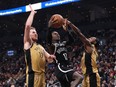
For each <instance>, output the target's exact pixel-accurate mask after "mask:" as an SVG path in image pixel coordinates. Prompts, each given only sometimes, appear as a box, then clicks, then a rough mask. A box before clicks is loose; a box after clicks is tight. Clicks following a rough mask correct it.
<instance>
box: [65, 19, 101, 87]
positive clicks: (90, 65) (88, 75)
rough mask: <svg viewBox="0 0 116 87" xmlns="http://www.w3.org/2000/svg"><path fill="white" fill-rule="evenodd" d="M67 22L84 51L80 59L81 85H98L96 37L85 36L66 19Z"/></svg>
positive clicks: (97, 86)
mask: <svg viewBox="0 0 116 87" xmlns="http://www.w3.org/2000/svg"><path fill="white" fill-rule="evenodd" d="M67 23H68V25H69V26H70V27H72V29H73V30H74V32H75V33H76V34H77V35H78V36H79V38H80V39H81V41H82V42H83V43H84V52H83V57H82V59H81V68H82V73H83V74H84V79H83V82H82V87H100V76H99V74H98V69H97V58H98V53H97V50H96V48H95V44H97V39H96V37H90V38H86V37H85V36H84V35H83V34H82V33H81V31H80V30H79V29H78V28H77V27H76V26H75V25H73V24H72V23H71V22H70V21H67Z"/></svg>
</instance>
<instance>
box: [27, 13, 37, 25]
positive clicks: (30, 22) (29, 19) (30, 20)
mask: <svg viewBox="0 0 116 87" xmlns="http://www.w3.org/2000/svg"><path fill="white" fill-rule="evenodd" d="M34 15H35V12H34V11H31V13H30V15H29V17H28V18H27V21H26V26H31V25H32V23H33V19H34Z"/></svg>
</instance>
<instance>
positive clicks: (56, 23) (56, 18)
mask: <svg viewBox="0 0 116 87" xmlns="http://www.w3.org/2000/svg"><path fill="white" fill-rule="evenodd" d="M63 23H64V18H63V17H62V16H61V15H59V14H54V15H52V17H51V18H50V21H49V24H50V27H52V28H60V27H61V26H62V25H63Z"/></svg>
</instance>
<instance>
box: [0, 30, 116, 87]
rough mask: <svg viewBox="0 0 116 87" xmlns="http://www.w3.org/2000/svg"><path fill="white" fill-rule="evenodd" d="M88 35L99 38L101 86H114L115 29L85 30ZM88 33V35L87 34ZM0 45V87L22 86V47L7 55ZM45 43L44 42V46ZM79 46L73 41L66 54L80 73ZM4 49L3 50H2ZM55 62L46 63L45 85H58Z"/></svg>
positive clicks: (50, 86)
mask: <svg viewBox="0 0 116 87" xmlns="http://www.w3.org/2000/svg"><path fill="white" fill-rule="evenodd" d="M85 32H86V33H87V32H88V34H89V35H90V36H93V35H94V36H96V37H97V38H99V46H98V53H99V58H98V61H97V63H98V69H99V74H100V76H101V87H115V86H116V39H115V37H116V30H115V29H103V30H97V31H95V30H87V31H85ZM89 35H88V36H89ZM8 44H9V43H6V44H5V45H0V46H1V47H0V48H3V47H6V48H5V49H2V50H1V51H2V52H1V53H0V87H10V86H11V85H12V87H13V85H15V87H24V85H25V60H24V53H23V47H18V48H13V46H12V45H11V47H12V48H13V50H15V51H16V53H15V54H14V55H13V56H8V55H7V53H6V52H7V46H8ZM45 45H46V44H45V43H44V46H45ZM80 47H81V46H80V45H79V44H78V41H77V44H76V43H75V45H72V46H69V48H68V56H69V60H70V61H71V65H72V66H73V68H74V69H75V70H77V71H78V72H79V73H80V74H82V72H81V68H80V60H81V56H82V52H80V51H79V48H80ZM19 49H20V50H19ZM3 50H4V51H3ZM54 69H55V63H51V64H47V65H46V82H47V87H60V83H59V81H58V80H57V78H56V77H55V76H54Z"/></svg>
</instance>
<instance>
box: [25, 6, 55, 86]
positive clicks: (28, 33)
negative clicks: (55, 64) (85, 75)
mask: <svg viewBox="0 0 116 87" xmlns="http://www.w3.org/2000/svg"><path fill="white" fill-rule="evenodd" d="M30 8H31V6H30ZM35 13H36V11H34V10H33V9H32V8H31V13H30V15H29V17H28V19H27V21H26V24H25V31H24V51H25V61H26V85H27V87H45V75H44V74H45V63H46V60H47V61H48V62H51V61H52V60H53V58H55V56H54V55H50V54H48V52H46V51H45V49H44V48H43V47H42V46H41V45H40V44H37V43H36V41H37V40H38V34H37V32H36V29H35V28H34V27H31V26H32V23H33V18H34V15H35Z"/></svg>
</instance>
